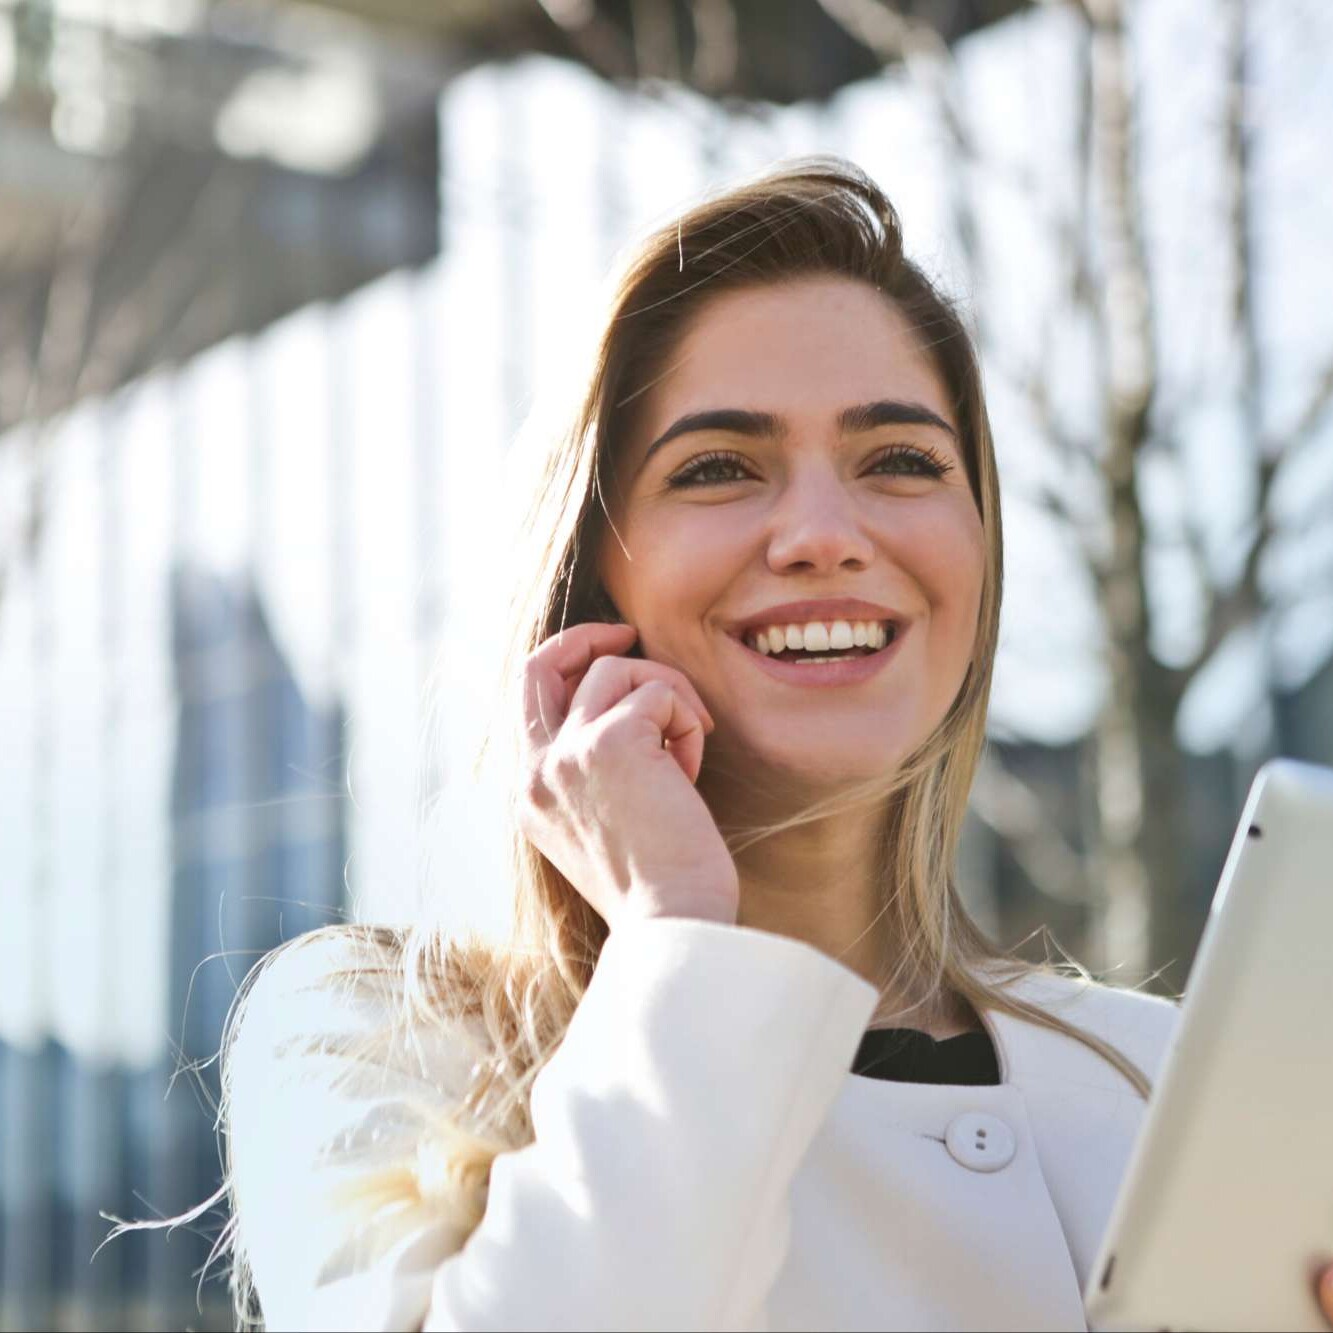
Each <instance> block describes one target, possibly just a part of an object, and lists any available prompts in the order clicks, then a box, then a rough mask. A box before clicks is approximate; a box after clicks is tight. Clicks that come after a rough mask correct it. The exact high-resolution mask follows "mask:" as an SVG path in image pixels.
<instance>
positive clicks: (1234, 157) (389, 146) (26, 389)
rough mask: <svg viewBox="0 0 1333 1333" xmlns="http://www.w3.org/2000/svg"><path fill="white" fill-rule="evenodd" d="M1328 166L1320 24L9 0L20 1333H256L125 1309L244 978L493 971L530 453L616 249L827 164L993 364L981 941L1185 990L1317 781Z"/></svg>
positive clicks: (12, 999)
mask: <svg viewBox="0 0 1333 1333" xmlns="http://www.w3.org/2000/svg"><path fill="white" fill-rule="evenodd" d="M1330 131H1333V6H1329V5H1328V4H1327V3H1326V0H1151V3H1149V2H1147V0H1139V2H1138V3H1134V2H1133V0H1086V2H1085V3H1074V2H1073V0H1051V2H1050V3H1039V4H1033V3H1020V2H1019V0H915V2H913V3H906V2H904V3H897V4H890V3H885V2H884V0H541V2H540V3H538V0H489V3H488V2H486V0H327V2H326V3H313V2H312V3H300V4H298V3H283V2H280V0H272V2H270V3H263V2H261V0H0V941H3V944H4V964H3V967H2V968H0V1327H3V1328H6V1329H10V1328H12V1329H19V1328H38V1327H41V1328H61V1329H83V1328H124V1327H129V1328H187V1327H188V1328H196V1329H224V1328H228V1327H230V1321H229V1309H228V1302H227V1295H226V1291H225V1287H224V1284H223V1282H222V1280H221V1277H222V1274H221V1272H220V1270H219V1269H218V1268H217V1267H214V1268H213V1269H211V1270H210V1271H209V1273H208V1275H207V1277H206V1278H205V1277H203V1275H202V1269H203V1267H204V1264H205V1261H206V1259H207V1257H208V1253H209V1248H210V1245H211V1243H212V1241H213V1240H214V1239H215V1238H216V1236H217V1234H218V1232H219V1231H220V1230H221V1227H222V1225H223V1223H224V1221H225V1217H223V1216H221V1215H217V1216H215V1217H212V1218H209V1219H204V1220H201V1221H199V1222H198V1223H195V1224H191V1225H189V1226H185V1227H181V1228H179V1229H178V1230H176V1231H174V1232H172V1233H171V1234H170V1235H168V1234H167V1233H164V1232H149V1233H134V1234H130V1235H125V1236H122V1237H120V1238H118V1239H117V1240H115V1241H113V1242H112V1243H111V1244H109V1245H108V1246H106V1248H104V1249H102V1250H101V1251H100V1252H99V1253H98V1254H97V1256H96V1259H95V1260H92V1259H91V1256H92V1254H93V1251H94V1250H95V1249H96V1247H97V1245H98V1243H99V1242H100V1241H101V1240H102V1238H103V1237H104V1236H105V1234H106V1232H107V1231H108V1230H109V1226H110V1224H109V1223H108V1222H107V1221H106V1220H105V1219H104V1218H103V1216H102V1214H104V1213H105V1214H110V1215H114V1216H117V1217H124V1218H143V1217H160V1216H166V1215H169V1214H174V1213H177V1212H180V1211H182V1210H184V1209H186V1208H188V1207H190V1206H192V1205H194V1204H196V1203H199V1202H200V1201H202V1200H203V1199H205V1198H206V1197H207V1196H208V1195H209V1194H210V1193H212V1192H213V1190H214V1189H215V1188H216V1186H217V1184H218V1180H219V1163H218V1145H217V1142H216V1139H215V1135H214V1125H213V1113H214V1105H215V1101H216V1096H217V1068H216V1063H215V1062H214V1061H213V1057H214V1056H215V1054H216V1052H217V1048H218V1042H219V1039H220V1035H221V1030H222V1023H223V1019H224V1017H225V1014H226V1012H227V1008H228V1005H229V1004H230V1002H231V999H232V996H233V994H234V992H235V988H236V986H237V984H238V983H239V981H240V980H241V978H242V977H243V976H244V975H245V973H246V972H247V970H248V969H249V968H250V966H252V964H253V963H254V962H255V961H256V960H257V959H258V958H259V957H260V956H261V955H262V954H263V953H264V952H265V951H266V950H268V949H270V948H272V947H273V946H274V945H275V944H277V943H279V942H280V941H281V940H283V939H287V938H289V937H291V936H292V935H294V934H297V933H300V932H301V931H304V930H308V929H310V928H312V927H314V926H317V925H321V924H324V923H326V922H329V921H332V920H338V919H345V918H357V919H364V920H376V921H386V922H387V921H398V920H402V919H404V918H405V917H406V916H407V915H409V914H410V913H411V911H412V905H413V903H414V902H416V901H417V900H418V899H419V896H420V895H422V894H429V895H432V897H433V898H434V899H436V900H441V899H442V900H444V901H446V902H447V903H448V910H449V912H450V913H451V914H452V917H451V919H456V921H457V923H458V925H459V926H460V927H461V926H463V925H470V926H474V927H476V928H478V929H482V930H486V931H491V932H498V931H499V930H501V929H502V928H503V925H504V921H505V914H506V907H507V904H506V902H505V891H504V876H503V861H502V856H501V851H500V848H499V846H498V842H497V835H498V818H497V811H498V801H499V796H500V791H501V787H502V777H501V778H497V777H496V776H495V775H491V776H490V777H488V776H487V775H486V774H485V772H483V773H482V774H480V775H478V774H474V772H473V770H472V758H473V754H474V752H475V749H476V745H477V742H478V740H479V738H480V735H481V732H482V729H483V728H484V726H485V724H486V723H487V721H488V720H489V711H490V708H491V705H490V698H491V695H490V687H491V686H492V685H493V684H494V673H495V665H494V660H493V658H492V657H491V656H490V648H491V645H493V643H494V642H495V639H496V635H497V633H498V631H499V629H500V628H501V626H500V624H499V608H500V605H501V602H502V599H503V596H504V594H505V591H506V589H505V577H506V572H507V569H508V566H507V547H508V545H509V543H508V542H507V539H506V536H505V534H506V532H507V531H508V529H507V527H506V524H507V523H508V522H510V521H512V515H511V512H510V501H511V496H512V495H513V494H514V493H515V488H516V486H517V484H518V478H519V475H520V472H521V463H522V457H523V452H524V449H523V445H522V443H521V441H522V440H523V439H524V438H525V436H524V434H523V433H522V432H520V429H519V428H520V426H521V425H522V424H523V423H524V421H525V420H528V419H529V414H530V413H531V412H532V411H533V409H534V405H537V407H538V408H540V404H541V403H542V402H543V401H546V398H547V395H555V396H558V395H559V393H560V392H561V391H562V390H563V391H564V392H565V393H567V392H568V390H569V385H570V383H571V382H576V380H573V379H571V376H574V375H576V372H575V371H571V369H570V362H569V351H570V348H571V346H574V345H577V343H578V340H579V336H580V335H581V334H582V333H583V332H584V331H586V329H587V328H588V327H589V324H590V322H593V321H595V317H596V311H597V306H598V301H599V299H600V297H601V294H602V282H603V278H604V275H605V273H606V271H607V269H608V266H609V265H610V263H611V262H612V260H613V258H614V257H615V255H616V253H617V252H618V251H619V250H620V249H621V248H622V247H623V246H625V245H626V244H627V243H628V242H630V241H632V240H633V239H634V238H635V237H636V236H637V235H639V234H641V233H642V232H643V231H644V230H646V229H647V228H648V227H650V226H652V225H654V224H657V223H660V222H662V221H665V220H666V219H667V218H669V217H670V216H671V215H672V213H673V212H674V211H675V210H677V209H678V208H680V207H681V206H683V205H685V204H687V203H688V202H690V201H691V200H693V199H694V198H695V197H696V196H697V195H698V194H699V193H700V192H701V191H704V190H706V189H707V188H709V187H710V186H714V185H720V184H722V183H724V182H727V181H728V180H731V179H732V178H734V177H735V176H736V175H737V174H740V173H748V172H751V171H754V170H757V169H760V168H762V167H764V166H767V165H768V164H770V163H772V162H773V161H774V160H776V159H778V158H781V157H784V156H789V155H793V154H800V153H807V152H814V151H820V152H834V153H838V154H842V155H844V156H847V157H850V158H851V159H853V160H854V161H856V162H857V163H859V164H860V165H861V166H863V167H864V168H865V169H866V170H868V171H869V172H870V173H871V174H872V175H873V176H875V177H876V179H877V180H878V181H879V182H880V183H881V184H882V185H883V186H885V187H886V189H887V190H888V192H889V194H890V196H891V197H892V198H893V199H894V201H895V202H896V204H897V206H898V208H899V210H900V212H901V215H902V218H903V222H904V227H905V231H906V236H907V241H908V248H909V251H910V253H911V254H912V255H913V256H914V257H915V258H916V259H917V260H918V261H919V262H921V263H922V264H923V265H924V266H925V267H926V269H927V270H928V271H929V272H930V273H932V275H934V276H935V277H936V278H937V279H938V281H939V282H940V283H941V285H942V286H943V287H944V288H945V290H946V291H948V292H949V293H951V294H953V295H955V296H957V297H958V298H960V299H961V300H962V301H963V302H965V303H966V305H967V306H968V308H969V310H970V311H971V322H972V324H973V327H974V329H975V332H976V336H977V338H978V341H979V345H980V348H981V351H982V358H983V363H984V369H985V375H986V381H987V387H988V393H989V400H990V406H991V413H992V419H993V423H994V426H995V430H996V436H997V447H998V450H999V454H1000V463H1001V470H1002V477H1003V484H1004V505H1005V512H1004V519H1005V528H1006V539H1007V559H1008V567H1007V585H1006V604H1005V613H1004V624H1003V636H1002V644H1001V652H1000V658H999V663H998V667H997V676H996V685H995V694H994V706H993V713H992V740H993V743H992V745H991V746H990V748H989V752H988V754H987V757H986V760H985V763H984V766H983V769H982V772H981V775H980V777H979V779H978V782H977V786H976V790H975V794H974V799H973V811H972V817H971V819H970V821H969V826H968V829H967V834H966V839H965V843H964V848H963V857H962V865H961V877H962V888H963V891H964V893H965V895H966V897H967V898H968V901H969V902H970V903H971V904H972V906H973V909H974V911H975V912H976V914H977V916H978V917H979V919H980V920H981V921H982V922H983V924H984V925H985V926H986V927H987V928H988V929H990V930H991V931H992V932H993V934H994V935H995V937H996V938H997V939H999V940H1000V941H1001V942H1002V943H1003V944H1004V945H1006V946H1013V945H1019V944H1022V949H1023V951H1024V952H1025V953H1026V954H1028V955H1029V956H1034V957H1042V956H1044V954H1045V945H1044V943H1043V941H1042V940H1041V939H1040V938H1036V937H1033V932H1034V931H1036V930H1037V929H1038V927H1040V926H1042V925H1046V926H1049V928H1050V930H1051V932H1052V933H1053V935H1054V936H1055V938H1056V940H1058V942H1059V943H1060V944H1061V945H1062V946H1063V947H1064V948H1065V949H1067V950H1069V951H1070V952H1071V953H1073V954H1074V955H1075V956H1076V957H1077V958H1079V959H1080V960H1081V961H1083V962H1084V963H1086V964H1087V965H1089V966H1090V967H1092V968H1094V969H1096V970H1099V971H1102V972H1103V973H1105V974H1106V975H1108V976H1109V977H1110V978H1111V979H1113V980H1116V981H1118V982H1121V983H1124V984H1137V983H1139V982H1143V981H1145V979H1148V981H1149V985H1150V988H1152V989H1155V990H1159V991H1167V992H1176V991H1179V990H1180V989H1181V988H1182V987H1183V986H1184V983H1185V978H1186V975H1187V972H1188V968H1189V964H1190V962H1191V959H1192V957H1193V953H1194V949H1195V947H1196V945H1197V941H1198V938H1199V934H1200V932H1201V930H1202V927H1203V923H1204V920H1205V916H1206V912H1207V908H1208V904H1209V900H1210V898H1211V895H1212V892H1213V889H1214V888H1215V886H1216V882H1217V876H1218V873H1219V871H1220V869H1221V866H1222V862H1223V860H1224V859H1225V855H1226V852H1227V848H1228V844H1229V840H1230V836H1231V832H1232V829H1233V827H1234V825H1235V822H1236V819H1237V817H1238V815H1239V812H1240V806H1241V803H1242V801H1243V798H1244V795H1245V792H1246V790H1247V788H1248V786H1249V783H1250V780H1251V779H1252V777H1253V775H1254V772H1255V770H1256V769H1257V767H1258V766H1259V765H1260V764H1261V763H1262V762H1263V761H1264V760H1265V759H1267V758H1269V757H1271V756H1274V755H1278V754H1283V755H1290V756H1294V757H1298V758H1306V759H1310V760H1314V761H1317V762H1323V763H1333V407H1331V405H1330V400H1331V399H1333V301H1330V300H1329V297H1328V289H1329V279H1330V260H1329V257H1328V250H1327V238H1328V237H1329V236H1330V235H1333V187H1331V186H1330V185H1329V183H1328V167H1329V144H1330V141H1331V140H1330ZM531 435H532V438H539V437H540V430H534V431H533V432H531ZM516 439H518V440H519V441H520V444H518V445H515V443H514V442H515V440H516ZM488 784H489V785H488Z"/></svg>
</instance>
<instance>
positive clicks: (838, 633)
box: [828, 620, 856, 648]
mask: <svg viewBox="0 0 1333 1333" xmlns="http://www.w3.org/2000/svg"><path fill="white" fill-rule="evenodd" d="M855 643H856V640H855V639H854V638H853V637H852V627H851V625H850V624H849V623H848V622H847V621H845V620H835V621H834V622H833V624H832V626H831V627H830V629H829V632H828V646H829V647H830V648H851V647H852V646H853V645H854V644H855Z"/></svg>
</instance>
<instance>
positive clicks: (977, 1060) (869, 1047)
mask: <svg viewBox="0 0 1333 1333" xmlns="http://www.w3.org/2000/svg"><path fill="white" fill-rule="evenodd" d="M852 1073H853V1074H857V1075H860V1076H861V1077H863V1078H874V1079H883V1080H887V1081H889V1082H895V1083H936V1084H940V1083H952V1084H964V1085H969V1086H983V1085H987V1084H997V1083H999V1081H1000V1065H999V1059H998V1057H997V1055H996V1051H995V1043H994V1042H993V1041H992V1040H991V1035H990V1033H989V1032H988V1031H986V1030H985V1029H984V1028H982V1029H981V1030H979V1031H976V1030H974V1031H971V1032H960V1033H957V1034H956V1035H955V1036H952V1037H944V1038H943V1039H937V1038H935V1037H932V1036H931V1035H930V1034H929V1033H928V1032H922V1031H920V1030H919V1029H918V1028H871V1029H870V1030H869V1031H867V1032H866V1033H865V1034H864V1035H863V1036H862V1038H861V1044H860V1046H859V1047H858V1048H857V1052H856V1057H855V1059H854V1060H853V1061H852Z"/></svg>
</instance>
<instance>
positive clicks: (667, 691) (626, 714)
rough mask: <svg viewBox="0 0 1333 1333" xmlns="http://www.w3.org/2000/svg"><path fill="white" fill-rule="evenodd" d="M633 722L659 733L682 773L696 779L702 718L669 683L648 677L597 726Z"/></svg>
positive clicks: (608, 727) (602, 728)
mask: <svg viewBox="0 0 1333 1333" xmlns="http://www.w3.org/2000/svg"><path fill="white" fill-rule="evenodd" d="M572 711H573V710H571V712H572ZM636 723H637V724H638V725H646V726H648V727H651V728H652V729H653V730H654V731H655V732H659V733H661V737H662V740H663V742H665V743H666V746H667V748H668V750H669V751H670V754H671V757H672V758H673V759H674V760H675V761H676V763H678V764H679V765H680V767H681V770H682V771H683V772H684V774H685V776H686V777H687V778H689V780H690V781H691V782H694V781H695V780H696V779H697V778H698V776H699V769H700V768H701V767H702V766H703V758H704V730H703V719H702V718H701V717H700V715H699V713H698V712H697V711H696V710H695V708H694V707H693V706H692V705H691V704H689V703H687V702H686V701H685V700H684V699H682V698H681V695H680V693H679V692H678V691H677V690H675V689H673V688H672V686H671V685H670V684H669V683H668V682H666V681H663V680H647V681H645V682H644V683H643V684H642V685H640V686H638V687H637V688H635V689H633V690H631V691H630V693H629V694H627V695H626V696H625V697H624V698H623V699H621V700H619V701H618V702H617V703H615V704H613V705H612V706H611V707H610V708H609V709H608V710H607V711H606V712H605V713H604V714H602V715H601V716H600V717H599V719H598V722H597V726H596V729H597V730H598V731H603V732H608V731H611V730H613V729H614V728H617V727H622V726H633V725H635V724H636Z"/></svg>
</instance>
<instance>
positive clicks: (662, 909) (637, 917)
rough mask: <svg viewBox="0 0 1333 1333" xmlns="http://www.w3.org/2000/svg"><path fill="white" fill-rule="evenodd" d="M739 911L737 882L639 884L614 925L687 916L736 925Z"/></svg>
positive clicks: (624, 900)
mask: <svg viewBox="0 0 1333 1333" xmlns="http://www.w3.org/2000/svg"><path fill="white" fill-rule="evenodd" d="M739 915H740V891H739V888H738V886H736V885H734V884H721V885H713V884H691V885H689V886H686V887H682V886H680V885H671V886H666V885H657V884H649V885H635V887H634V888H632V889H631V890H630V892H629V893H627V894H626V895H625V897H624V898H623V899H622V901H621V904H620V910H619V911H618V912H617V913H616V920H615V921H612V922H611V923H610V925H611V928H612V929H613V930H614V929H615V926H616V925H617V923H619V922H624V921H627V920H629V921H649V920H655V919H658V918H669V917H684V918H686V919H689V920H695V921H712V922H716V923H717V924H719V925H726V926H734V925H735V924H736V920H737V918H738V916H739Z"/></svg>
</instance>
